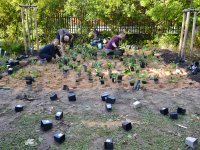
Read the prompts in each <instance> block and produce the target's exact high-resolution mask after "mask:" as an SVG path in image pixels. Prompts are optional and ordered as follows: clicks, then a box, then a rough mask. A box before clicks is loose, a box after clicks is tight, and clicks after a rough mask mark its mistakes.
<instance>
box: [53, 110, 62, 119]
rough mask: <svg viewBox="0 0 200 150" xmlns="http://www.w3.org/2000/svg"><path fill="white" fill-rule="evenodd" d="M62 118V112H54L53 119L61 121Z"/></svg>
mask: <svg viewBox="0 0 200 150" xmlns="http://www.w3.org/2000/svg"><path fill="white" fill-rule="evenodd" d="M62 118H63V112H62V111H58V112H56V115H55V119H56V120H61V119H62Z"/></svg>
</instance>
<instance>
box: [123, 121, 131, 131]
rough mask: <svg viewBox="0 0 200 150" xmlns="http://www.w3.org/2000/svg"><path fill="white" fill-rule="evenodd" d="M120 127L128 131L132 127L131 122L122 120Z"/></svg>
mask: <svg viewBox="0 0 200 150" xmlns="http://www.w3.org/2000/svg"><path fill="white" fill-rule="evenodd" d="M122 128H123V129H124V130H126V131H129V130H131V129H132V125H131V122H127V121H126V122H123V123H122Z"/></svg>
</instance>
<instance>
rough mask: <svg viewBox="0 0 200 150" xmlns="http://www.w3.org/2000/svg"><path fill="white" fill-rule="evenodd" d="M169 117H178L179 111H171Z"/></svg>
mask: <svg viewBox="0 0 200 150" xmlns="http://www.w3.org/2000/svg"><path fill="white" fill-rule="evenodd" d="M169 117H170V118H171V119H178V113H177V112H171V113H169Z"/></svg>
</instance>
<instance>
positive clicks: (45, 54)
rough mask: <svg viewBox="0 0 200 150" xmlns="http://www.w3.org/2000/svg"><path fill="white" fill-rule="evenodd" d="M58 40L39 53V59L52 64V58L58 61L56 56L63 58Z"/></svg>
mask: <svg viewBox="0 0 200 150" xmlns="http://www.w3.org/2000/svg"><path fill="white" fill-rule="evenodd" d="M58 43H59V41H58V39H55V40H54V41H53V42H52V43H51V44H48V45H46V46H44V47H43V48H42V49H41V50H40V51H39V58H40V59H46V60H47V62H50V61H51V60H52V58H54V59H56V54H57V55H58V56H59V57H61V53H60V51H59V49H58Z"/></svg>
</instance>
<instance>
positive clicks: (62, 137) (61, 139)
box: [54, 132, 65, 144]
mask: <svg viewBox="0 0 200 150" xmlns="http://www.w3.org/2000/svg"><path fill="white" fill-rule="evenodd" d="M54 140H55V141H56V142H58V143H59V144H61V143H63V142H64V141H65V134H63V133H60V132H58V133H55V134H54Z"/></svg>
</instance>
